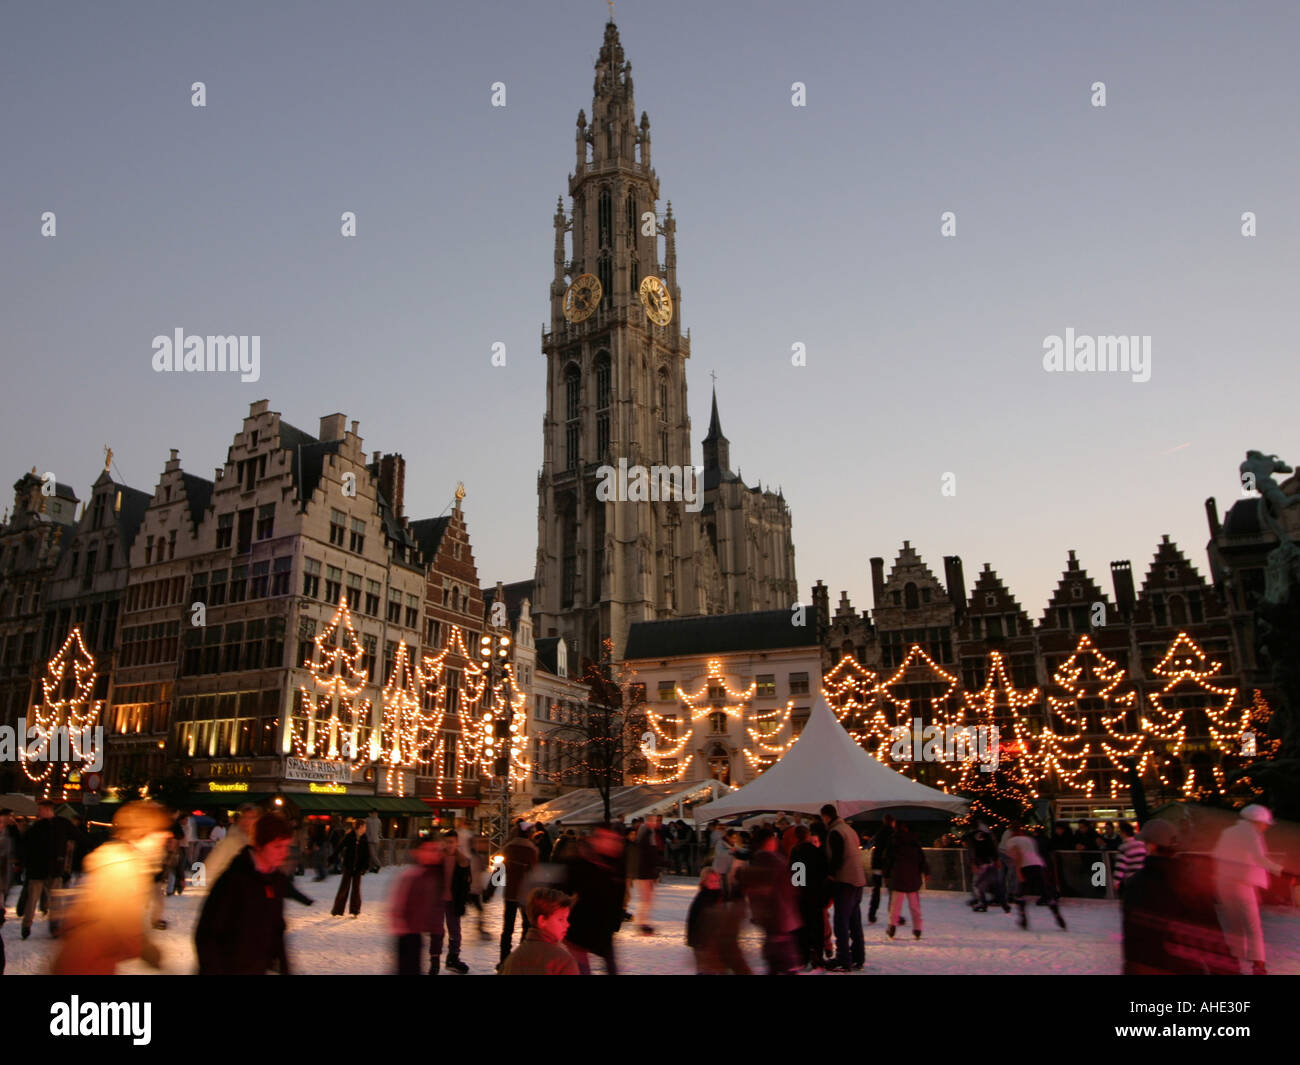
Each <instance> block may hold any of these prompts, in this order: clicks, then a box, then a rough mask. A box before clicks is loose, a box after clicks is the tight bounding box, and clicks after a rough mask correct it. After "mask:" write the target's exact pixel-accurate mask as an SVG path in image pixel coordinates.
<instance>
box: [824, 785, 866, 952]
mask: <svg viewBox="0 0 1300 1065" xmlns="http://www.w3.org/2000/svg"><path fill="white" fill-rule="evenodd" d="M821 815H822V820H823V821H825V822H826V828H827V837H826V838H827V844H828V846H827V855H826V864H827V866H828V868H829V871H830V878H831V900H832V902H833V904H834V906H835V958H834V959H833V960H832V961H831V962H830V963H829V964H828V965H827V966H826V968H828V969H837V970H840V971H844V970H847V969H861V968H862V966H863V965H864V964H865V962H866V956H867V955H866V944H865V942H864V940H863V938H862V889H863V888H864V887H865V886H866V883H867V871H866V869H865V867H864V866H863V864H862V848H861V846H860V844H859V843H858V834H857V833H856V832H854V831H853V829H852V828H851V827H850V826H849V825H848V823H847V822H845V821H843V820H841V819H840V815H839V813H838V812H837V811H836V809H835V807H834V806H833V805H831V804H830V803H827V804H826V805H825V806H823V807H822V809H821Z"/></svg>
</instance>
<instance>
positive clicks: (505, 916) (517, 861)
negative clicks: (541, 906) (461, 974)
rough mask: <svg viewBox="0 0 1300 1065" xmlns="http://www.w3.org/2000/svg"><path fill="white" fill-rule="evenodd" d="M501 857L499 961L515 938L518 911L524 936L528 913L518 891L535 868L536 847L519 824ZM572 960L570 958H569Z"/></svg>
mask: <svg viewBox="0 0 1300 1065" xmlns="http://www.w3.org/2000/svg"><path fill="white" fill-rule="evenodd" d="M502 854H503V856H504V857H505V867H506V883H505V889H504V892H503V894H502V898H503V899H504V901H505V908H504V912H503V913H502V915H501V961H502V963H504V962H505V960H506V958H507V957H508V956H509V954H510V948H511V946H512V941H513V940H514V937H515V917H516V915H517V914H520V912H521V911H522V916H523V935H524V936H527V934H528V921H529V918H528V910H527V908H526V907H525V905H524V902H523V900H522V899H521V898H520V889H521V888H522V887H523V883H524V880H525V879H526V878H527V876H528V874H529V873H531V872H532V871H533V867H534V866H536V865H537V844H535V843H534V842H533V841H532V840H531V839H529V838H528V834H527V832H526V831H525V829H524V826H523V822H517V823H516V824H515V829H514V835H513V836H511V837H510V841H509V842H508V843H507V844H506V845H505V847H504V848H503V850H502ZM569 960H570V961H572V960H573V959H572V957H570V959H569Z"/></svg>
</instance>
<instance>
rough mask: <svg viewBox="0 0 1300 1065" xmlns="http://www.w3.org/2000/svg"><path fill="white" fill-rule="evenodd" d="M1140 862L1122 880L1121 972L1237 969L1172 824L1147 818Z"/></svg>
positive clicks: (1205, 888)
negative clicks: (1139, 864) (1180, 847)
mask: <svg viewBox="0 0 1300 1065" xmlns="http://www.w3.org/2000/svg"><path fill="white" fill-rule="evenodd" d="M1139 842H1141V843H1142V844H1143V845H1144V846H1145V847H1146V849H1147V852H1148V853H1147V858H1146V861H1145V863H1144V864H1143V865H1142V867H1141V868H1140V869H1139V870H1138V871H1137V872H1135V873H1133V874H1132V875H1131V876H1130V877H1128V878H1127V879H1126V880H1125V881H1124V895H1123V901H1122V903H1121V906H1122V911H1123V934H1124V975H1125V976H1179V975H1194V976H1200V975H1226V974H1229V973H1231V974H1237V973H1239V972H1240V971H1241V969H1240V966H1239V965H1238V964H1237V962H1236V960H1235V959H1234V958H1233V956H1232V954H1231V952H1230V951H1229V949H1228V944H1227V941H1226V940H1225V939H1224V937H1223V932H1222V931H1221V930H1220V928H1219V921H1218V917H1217V916H1216V914H1215V912H1214V899H1213V895H1212V893H1211V891H1210V884H1209V878H1208V876H1206V877H1201V876H1199V875H1198V873H1197V866H1196V865H1194V864H1193V862H1192V861H1191V860H1190V859H1189V858H1188V857H1187V856H1186V855H1181V854H1179V853H1178V851H1177V837H1176V833H1175V830H1174V827H1173V826H1172V825H1171V824H1169V822H1168V821H1160V820H1155V821H1148V822H1147V823H1146V824H1145V825H1143V826H1142V838H1141V840H1139Z"/></svg>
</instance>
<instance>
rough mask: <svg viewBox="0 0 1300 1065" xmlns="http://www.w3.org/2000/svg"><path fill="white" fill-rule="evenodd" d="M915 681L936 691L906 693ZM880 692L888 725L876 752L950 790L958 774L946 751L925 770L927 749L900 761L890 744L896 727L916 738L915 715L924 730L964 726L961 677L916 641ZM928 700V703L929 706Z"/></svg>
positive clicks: (890, 762) (913, 774)
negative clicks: (920, 694) (909, 758)
mask: <svg viewBox="0 0 1300 1065" xmlns="http://www.w3.org/2000/svg"><path fill="white" fill-rule="evenodd" d="M915 684H921V685H924V687H925V689H926V690H927V692H933V693H934V694H927V695H923V696H909V695H906V694H904V691H905V686H907V685H915ZM880 695H881V702H882V711H883V716H884V719H885V723H886V727H885V732H884V737H883V739H882V741H881V742H880V743H879V744H878V746H877V749H876V751H874V752H872V753H873V754H875V756H876V758H878V759H879V760H880V761H882V762H884V763H885V764H886V765H888V766H890V767H891V768H892V769H896V770H898V771H899V772H900V773H905V774H907V775H908V776H910V777H913V778H917V777H928V778H930V779H928V780H927V781H926V783H929V784H932V785H933V786H935V787H938V788H942V789H943V790H945V791H947V790H948V789H949V786H950V785H951V784H953V783H955V782H956V776H957V774H956V773H952V772H949V767H948V766H947V764H946V761H945V760H944V754H943V753H941V754H940V758H939V760H938V761H937V762H936V763H935V764H934V766H935V767H934V768H933V769H931V770H928V771H923V770H922V769H921V768H920V767H921V766H922V765H924V764H925V763H923V762H922V761H921V758H922V754H923V751H913V752H912V758H911V760H910V761H903V762H897V761H895V760H894V759H893V758H891V757H890V747H891V746H892V745H893V739H892V735H893V732H894V729H896V728H897V729H899V730H900V731H901V730H906V734H907V736H908V737H909V742H911V740H912V739H913V738H914V732H913V719H914V718H920V719H921V725H922V728H923V729H924V728H928V727H929V726H931V725H934V726H937V727H938V728H941V729H948V728H958V727H960V726H961V724H962V722H963V720H964V713H965V708H964V705H963V703H962V701H961V696H960V692H959V691H958V681H957V678H956V677H954V676H953V675H952V674H951V673H949V672H948V671H947V670H946V669H944V668H943V667H942V666H940V665H939V664H938V663H937V662H936V661H935V660H934V659H933V658H931V657H930V656H929V655H928V654H926V652H925V650H924V648H922V647H921V646H920V645H919V644H912V646H911V647H910V648H908V651H907V655H906V656H905V657H904V658H903V661H902V664H901V665H900V666H899V667H898V669H896V670H895V671H894V675H893V676H891V677H890V678H889V679H888V680H886V681H884V682H882V683H881V685H880ZM927 703H928V704H929V705H928V706H927V705H925V704H927ZM940 746H941V747H942V746H943V745H942V744H941V745H940Z"/></svg>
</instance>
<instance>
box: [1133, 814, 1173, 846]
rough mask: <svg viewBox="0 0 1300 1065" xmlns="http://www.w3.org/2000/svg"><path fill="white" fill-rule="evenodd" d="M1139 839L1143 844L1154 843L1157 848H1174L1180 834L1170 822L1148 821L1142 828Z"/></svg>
mask: <svg viewBox="0 0 1300 1065" xmlns="http://www.w3.org/2000/svg"><path fill="white" fill-rule="evenodd" d="M1138 838H1139V839H1141V840H1142V842H1143V843H1154V844H1155V845H1156V846H1157V847H1172V846H1173V845H1174V840H1175V839H1177V838H1178V833H1177V832H1176V831H1174V826H1173V825H1171V824H1170V823H1169V822H1168V821H1161V820H1159V819H1158V818H1157V819H1156V820H1154V821H1148V822H1147V823H1146V824H1145V825H1143V826H1142V831H1141V832H1139V833H1138Z"/></svg>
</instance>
